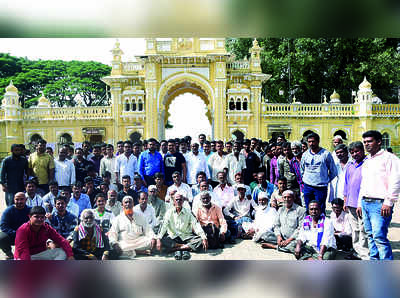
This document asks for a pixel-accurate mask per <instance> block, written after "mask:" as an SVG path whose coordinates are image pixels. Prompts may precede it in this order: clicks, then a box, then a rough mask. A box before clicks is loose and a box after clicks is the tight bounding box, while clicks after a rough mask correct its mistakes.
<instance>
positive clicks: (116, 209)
mask: <svg viewBox="0 0 400 298" xmlns="http://www.w3.org/2000/svg"><path fill="white" fill-rule="evenodd" d="M117 197H118V194H117V192H116V191H115V190H113V189H111V190H109V191H108V192H107V198H108V199H107V203H106V206H105V208H106V209H107V210H110V211H111V212H112V213H113V214H114V216H118V215H119V214H120V213H121V211H122V204H121V202H120V201H118V200H117Z"/></svg>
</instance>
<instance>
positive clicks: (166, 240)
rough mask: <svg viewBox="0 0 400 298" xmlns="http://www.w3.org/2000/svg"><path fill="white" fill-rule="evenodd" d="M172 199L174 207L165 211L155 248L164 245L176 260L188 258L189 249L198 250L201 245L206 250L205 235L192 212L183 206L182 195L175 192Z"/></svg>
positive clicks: (159, 248)
mask: <svg viewBox="0 0 400 298" xmlns="http://www.w3.org/2000/svg"><path fill="white" fill-rule="evenodd" d="M173 200H174V207H171V208H169V209H168V210H167V212H166V213H165V217H164V221H163V224H162V226H161V229H160V232H159V233H158V235H157V249H158V250H159V251H160V252H161V249H162V248H163V247H164V250H166V251H174V252H175V259H176V260H182V259H184V260H188V259H190V253H189V251H190V250H192V251H199V250H200V249H201V246H203V248H204V250H207V248H208V241H207V236H206V234H205V233H204V231H203V229H202V228H201V226H200V223H199V222H198V221H197V219H196V218H195V217H194V216H193V214H192V212H191V211H190V210H189V209H186V208H183V201H184V198H183V195H182V194H181V193H179V192H177V193H176V194H175V195H174V197H173ZM193 231H194V233H195V234H193Z"/></svg>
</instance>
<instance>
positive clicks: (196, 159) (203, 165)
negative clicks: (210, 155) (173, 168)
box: [186, 143, 210, 185]
mask: <svg viewBox="0 0 400 298" xmlns="http://www.w3.org/2000/svg"><path fill="white" fill-rule="evenodd" d="M186 163H187V183H188V184H189V185H194V184H196V183H197V181H196V176H197V174H198V173H199V172H204V173H206V178H210V172H209V170H208V165H207V161H206V158H205V156H204V154H202V153H200V152H199V144H197V143H193V144H192V151H191V152H189V153H187V155H186Z"/></svg>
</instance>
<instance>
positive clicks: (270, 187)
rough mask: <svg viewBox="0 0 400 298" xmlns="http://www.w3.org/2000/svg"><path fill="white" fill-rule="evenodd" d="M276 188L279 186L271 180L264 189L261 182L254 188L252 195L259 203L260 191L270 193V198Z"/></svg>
mask: <svg viewBox="0 0 400 298" xmlns="http://www.w3.org/2000/svg"><path fill="white" fill-rule="evenodd" d="M275 189H278V188H277V187H276V186H275V185H274V184H272V183H271V182H269V181H267V187H266V188H265V189H264V188H263V187H262V186H261V185H260V184H259V185H257V186H256V187H255V188H254V190H253V193H252V194H251V197H252V198H253V200H254V201H255V202H256V203H257V204H258V194H259V193H260V192H266V193H268V200H270V199H271V195H272V193H273V192H274V190H275Z"/></svg>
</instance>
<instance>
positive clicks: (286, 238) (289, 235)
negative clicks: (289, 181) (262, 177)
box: [261, 190, 306, 253]
mask: <svg viewBox="0 0 400 298" xmlns="http://www.w3.org/2000/svg"><path fill="white" fill-rule="evenodd" d="M282 197H283V201H284V205H283V206H282V208H279V210H278V216H277V217H276V220H275V223H274V233H275V236H276V237H275V238H273V237H269V239H268V240H266V243H263V244H262V245H261V246H262V247H263V248H272V249H278V250H279V251H283V252H288V253H294V250H295V248H296V239H297V237H298V235H299V231H300V228H301V226H302V224H303V220H304V216H305V214H306V209H305V208H303V207H301V206H299V205H297V204H295V203H294V193H293V191H291V190H286V191H284V192H283V194H282Z"/></svg>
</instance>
